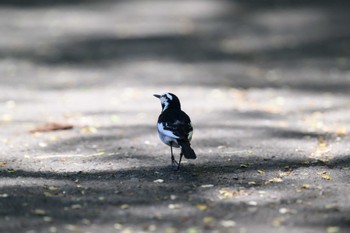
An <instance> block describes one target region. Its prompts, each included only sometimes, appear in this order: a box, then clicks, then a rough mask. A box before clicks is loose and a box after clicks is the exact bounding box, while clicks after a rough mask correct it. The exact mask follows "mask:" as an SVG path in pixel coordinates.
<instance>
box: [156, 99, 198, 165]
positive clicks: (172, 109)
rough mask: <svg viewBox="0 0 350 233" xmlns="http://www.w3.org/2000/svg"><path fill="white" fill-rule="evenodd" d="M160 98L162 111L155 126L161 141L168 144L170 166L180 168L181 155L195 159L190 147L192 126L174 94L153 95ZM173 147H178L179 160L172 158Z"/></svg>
mask: <svg viewBox="0 0 350 233" xmlns="http://www.w3.org/2000/svg"><path fill="white" fill-rule="evenodd" d="M154 96H155V97H157V98H159V99H160V103H161V105H162V112H161V114H160V115H159V118H158V123H157V128H158V134H159V137H160V139H161V140H162V142H164V143H165V144H166V145H168V146H170V151H171V162H172V166H177V170H178V169H179V168H180V164H181V159H182V156H185V158H186V159H196V158H197V156H196V154H195V152H194V151H193V149H192V148H191V144H190V141H191V139H192V134H193V128H192V125H191V119H190V117H189V116H188V115H187V114H186V113H185V112H183V111H182V110H181V105H180V101H179V99H178V98H177V96H176V95H174V94H172V93H165V94H162V95H154ZM173 147H180V148H181V153H180V160H179V162H177V161H176V160H175V158H174V154H173Z"/></svg>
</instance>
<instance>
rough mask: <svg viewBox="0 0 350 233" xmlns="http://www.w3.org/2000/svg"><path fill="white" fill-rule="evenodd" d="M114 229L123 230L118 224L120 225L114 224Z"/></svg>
mask: <svg viewBox="0 0 350 233" xmlns="http://www.w3.org/2000/svg"><path fill="white" fill-rule="evenodd" d="M114 229H116V230H121V229H123V225H122V224H120V223H115V224H114Z"/></svg>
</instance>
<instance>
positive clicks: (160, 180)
mask: <svg viewBox="0 0 350 233" xmlns="http://www.w3.org/2000/svg"><path fill="white" fill-rule="evenodd" d="M153 182H154V183H163V182H164V180H162V179H157V180H154V181H153Z"/></svg>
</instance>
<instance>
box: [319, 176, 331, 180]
mask: <svg viewBox="0 0 350 233" xmlns="http://www.w3.org/2000/svg"><path fill="white" fill-rule="evenodd" d="M321 177H322V179H324V180H331V179H332V177H331V176H329V175H322V176H321Z"/></svg>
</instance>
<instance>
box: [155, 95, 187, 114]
mask: <svg viewBox="0 0 350 233" xmlns="http://www.w3.org/2000/svg"><path fill="white" fill-rule="evenodd" d="M153 96H154V97H157V98H158V99H160V103H161V105H162V111H164V110H165V109H170V108H173V109H181V105H180V100H179V98H177V96H176V95H174V94H172V93H169V92H167V93H164V94H162V95H157V94H155V95H153Z"/></svg>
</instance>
